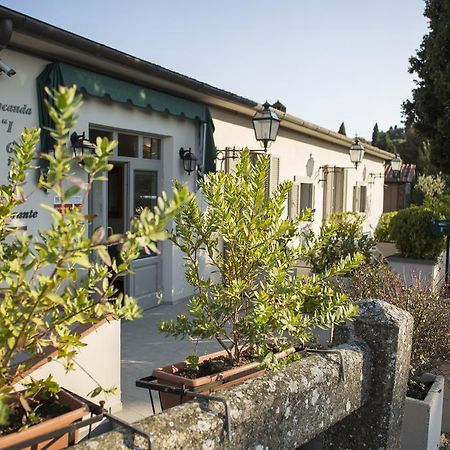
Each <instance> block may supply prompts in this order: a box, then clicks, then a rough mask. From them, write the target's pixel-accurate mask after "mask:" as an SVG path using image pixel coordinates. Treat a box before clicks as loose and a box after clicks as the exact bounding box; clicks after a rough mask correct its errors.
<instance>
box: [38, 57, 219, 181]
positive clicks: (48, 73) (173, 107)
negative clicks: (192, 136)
mask: <svg viewBox="0 0 450 450" xmlns="http://www.w3.org/2000/svg"><path fill="white" fill-rule="evenodd" d="M61 85H63V86H72V85H76V86H77V87H78V89H84V90H85V92H86V93H87V94H88V95H90V96H92V97H100V98H103V97H109V98H111V100H113V101H116V102H119V103H130V102H131V103H132V104H133V105H135V106H137V107H141V108H150V109H152V110H153V111H158V112H163V113H168V114H171V115H173V116H180V117H186V118H188V119H193V120H198V121H199V122H203V123H205V124H206V145H205V167H204V168H202V169H203V170H204V172H211V171H214V170H215V165H214V160H215V157H216V154H215V153H216V150H215V145H214V137H213V132H214V124H213V121H212V118H211V114H210V113H209V109H208V107H207V106H206V105H203V104H201V103H196V102H193V101H191V100H186V99H184V98H180V97H176V96H174V95H170V94H166V93H164V92H159V91H156V90H153V89H149V88H145V87H142V86H139V85H136V84H133V83H129V82H127V81H123V80H119V79H117V78H113V77H110V76H107V75H102V74H100V73H96V72H91V71H89V70H85V69H81V68H79V67H75V66H71V65H69V64H64V63H53V64H49V65H48V66H47V67H46V68H45V69H44V71H43V72H42V73H41V74H40V75H39V76H38V78H37V89H38V110H39V126H40V127H41V128H42V129H43V130H42V134H41V151H48V150H49V148H51V147H52V146H53V142H52V138H51V137H50V135H49V133H48V132H45V130H44V129H45V128H49V127H51V125H52V123H51V121H50V117H49V115H48V114H47V110H46V107H45V104H44V96H45V91H44V88H45V87H46V86H48V87H50V88H57V87H58V86H61Z"/></svg>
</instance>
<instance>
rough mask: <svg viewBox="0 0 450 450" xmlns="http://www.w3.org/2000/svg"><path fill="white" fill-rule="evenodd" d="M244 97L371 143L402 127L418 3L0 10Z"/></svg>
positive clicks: (34, 2) (12, 3)
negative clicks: (376, 131) (378, 133)
mask: <svg viewBox="0 0 450 450" xmlns="http://www.w3.org/2000/svg"><path fill="white" fill-rule="evenodd" d="M0 4H1V5H4V6H7V7H9V8H12V9H15V10H18V11H20V12H23V13H25V14H28V15H30V16H33V17H36V18H38V19H41V20H44V21H46V22H48V23H50V24H53V25H56V26H59V27H61V28H64V29H66V30H69V31H72V32H74V33H77V34H80V35H82V36H85V37H88V38H90V39H93V40H95V41H98V42H101V43H103V44H106V45H109V46H111V47H114V48H116V49H119V50H122V51H125V52H127V53H131V54H133V55H135V56H137V57H139V58H142V59H145V60H148V61H151V62H153V63H156V64H159V65H161V66H164V67H167V68H169V69H172V70H176V71H178V72H181V73H183V74H185V75H188V76H191V77H194V78H197V79H199V80H201V81H204V82H207V83H210V84H212V85H214V86H217V87H220V88H223V89H226V90H228V91H231V92H234V93H236V94H239V95H242V96H244V97H248V98H251V99H253V100H256V101H260V102H264V101H265V100H266V99H267V100H269V101H270V102H272V103H273V102H275V101H276V100H277V99H280V100H281V102H282V103H284V104H285V105H286V107H287V110H288V112H290V113H291V114H294V115H296V116H299V117H301V118H302V119H304V120H308V121H310V122H314V123H316V124H318V125H321V126H324V127H327V128H329V129H332V130H335V131H337V129H338V127H339V125H340V123H341V122H342V121H345V125H346V128H347V135H354V134H355V132H357V133H358V134H359V135H362V136H365V137H367V138H370V136H371V133H372V128H373V125H374V124H375V122H378V125H379V127H380V128H381V129H386V128H388V127H389V126H390V125H395V124H398V125H400V124H401V103H402V102H403V101H404V100H405V99H406V98H409V97H410V95H411V89H412V88H413V76H412V75H410V74H409V73H408V58H409V57H410V56H411V55H412V54H413V53H414V52H415V50H416V49H417V48H418V47H419V45H420V42H421V40H422V37H423V35H424V34H425V33H426V32H427V22H426V19H425V18H424V17H423V9H424V1H423V0H377V1H372V0H278V1H275V0H272V1H267V0H239V1H237V0H226V1H225V0H222V1H217V0H209V1H206V0H190V1H187V0H164V1H162V0H128V1H118V0H109V1H108V0H90V1H87V0H78V1H64V0H63V1H56V0H6V1H5V0H0Z"/></svg>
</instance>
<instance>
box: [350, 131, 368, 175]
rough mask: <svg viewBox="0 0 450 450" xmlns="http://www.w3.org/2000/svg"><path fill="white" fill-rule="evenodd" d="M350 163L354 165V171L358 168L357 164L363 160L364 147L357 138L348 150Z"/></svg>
mask: <svg viewBox="0 0 450 450" xmlns="http://www.w3.org/2000/svg"><path fill="white" fill-rule="evenodd" d="M349 153H350V161H351V162H352V163H353V164H354V165H355V169H357V168H358V164H359V163H360V162H361V161H362V160H363V158H364V146H363V145H362V144H361V142H360V140H359V139H358V138H355V140H354V142H353V144H352V145H351V147H350V149H349Z"/></svg>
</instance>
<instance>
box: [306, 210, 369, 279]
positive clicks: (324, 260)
mask: <svg viewBox="0 0 450 450" xmlns="http://www.w3.org/2000/svg"><path fill="white" fill-rule="evenodd" d="M363 221H364V218H363V217H362V216H360V215H359V214H357V213H352V212H345V213H333V214H332V215H331V217H330V220H329V221H328V222H327V223H325V224H324V225H322V227H321V228H320V233H319V235H318V236H316V235H315V233H314V231H313V230H307V231H305V232H304V234H303V237H304V241H305V245H306V248H307V251H306V254H305V255H304V261H305V262H306V263H307V264H309V265H310V266H311V270H312V272H313V273H315V274H320V273H324V272H326V271H327V270H329V269H330V267H333V266H334V265H336V264H338V263H339V261H341V260H343V259H344V258H346V257H348V256H350V257H353V256H355V255H357V254H358V255H360V256H361V257H362V259H363V261H364V262H367V261H369V260H370V259H371V256H372V250H373V248H374V246H375V241H374V239H372V238H371V237H370V236H368V235H366V234H364V233H363V227H362V223H363Z"/></svg>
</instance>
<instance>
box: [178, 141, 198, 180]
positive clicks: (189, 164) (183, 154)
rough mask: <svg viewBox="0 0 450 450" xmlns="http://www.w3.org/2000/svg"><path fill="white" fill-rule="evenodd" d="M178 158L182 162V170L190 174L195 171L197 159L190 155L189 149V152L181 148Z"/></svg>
mask: <svg viewBox="0 0 450 450" xmlns="http://www.w3.org/2000/svg"><path fill="white" fill-rule="evenodd" d="M180 158H181V160H182V161H183V169H184V170H185V171H186V172H187V173H188V175H190V174H191V172H193V171H194V170H195V166H196V165H197V157H196V156H195V155H194V154H193V153H192V151H191V148H190V147H189V150H185V149H184V148H183V147H181V148H180Z"/></svg>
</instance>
